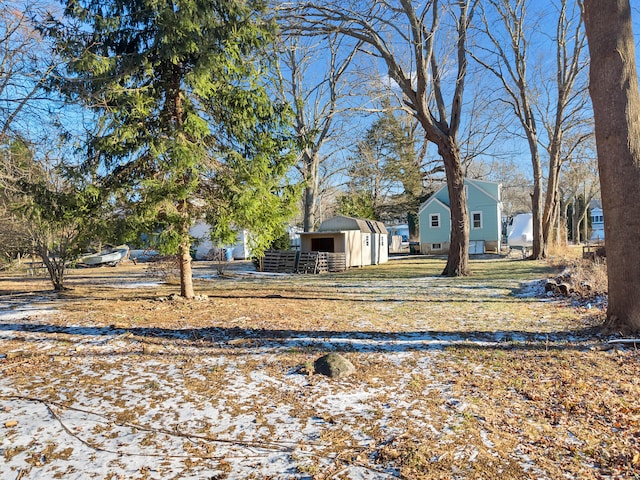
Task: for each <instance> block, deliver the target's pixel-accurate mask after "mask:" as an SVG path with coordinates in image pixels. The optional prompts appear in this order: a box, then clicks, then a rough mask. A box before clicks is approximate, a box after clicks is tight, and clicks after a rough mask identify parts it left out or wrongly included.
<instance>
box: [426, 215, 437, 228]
mask: <svg viewBox="0 0 640 480" xmlns="http://www.w3.org/2000/svg"><path fill="white" fill-rule="evenodd" d="M429 225H430V226H431V228H440V214H439V213H432V214H431V215H429Z"/></svg>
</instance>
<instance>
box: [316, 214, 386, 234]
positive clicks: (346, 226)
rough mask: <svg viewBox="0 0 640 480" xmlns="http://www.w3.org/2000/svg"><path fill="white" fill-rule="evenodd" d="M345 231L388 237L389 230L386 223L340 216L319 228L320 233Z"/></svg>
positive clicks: (327, 221) (325, 222) (323, 223)
mask: <svg viewBox="0 0 640 480" xmlns="http://www.w3.org/2000/svg"><path fill="white" fill-rule="evenodd" d="M344 230H360V231H361V232H364V233H380V234H382V235H387V234H388V232H387V228H386V227H385V226H384V223H382V222H379V221H377V220H368V219H366V218H354V217H346V216H344V215H338V216H336V217H333V218H329V219H327V220H325V221H324V222H322V223H321V224H320V226H319V227H318V232H336V231H344Z"/></svg>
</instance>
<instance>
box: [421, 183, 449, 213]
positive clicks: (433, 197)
mask: <svg viewBox="0 0 640 480" xmlns="http://www.w3.org/2000/svg"><path fill="white" fill-rule="evenodd" d="M443 188H445V187H440V189H439V190H438V191H437V192H436V193H434V194H433V195H431V196H430V197H429V198H428V199H427V200H426V201H425V202H424V203H423V204H422V205H420V208H419V209H418V215H420V214H421V213H422V212H423V211H424V210H426V208H427V207H428V206H429V205H431V204H432V203H437V204H439V205H441V206H442V207H444V208H445V209H446V210H449V211H450V210H451V209H450V208H449V205H447V204H446V203H444V202H443V201H441V200H440V199H439V198H438V197H437V196H436V194H437V193H438V192H439V191H440V190H442V189H443Z"/></svg>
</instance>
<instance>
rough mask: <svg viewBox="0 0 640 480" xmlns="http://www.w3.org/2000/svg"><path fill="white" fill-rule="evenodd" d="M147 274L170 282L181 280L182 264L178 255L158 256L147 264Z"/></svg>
mask: <svg viewBox="0 0 640 480" xmlns="http://www.w3.org/2000/svg"><path fill="white" fill-rule="evenodd" d="M147 273H148V274H149V275H150V276H151V277H154V278H159V279H161V280H163V281H165V282H170V281H173V280H176V279H177V278H179V275H180V263H179V262H178V256H177V255H156V256H154V257H152V258H151V259H150V260H149V263H148V264H147Z"/></svg>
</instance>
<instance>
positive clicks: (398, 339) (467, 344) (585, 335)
mask: <svg viewBox="0 0 640 480" xmlns="http://www.w3.org/2000/svg"><path fill="white" fill-rule="evenodd" d="M0 331H1V332H16V333H21V334H24V333H37V334H40V335H38V336H37V337H35V338H25V337H22V338H17V339H14V340H23V341H25V342H32V343H37V342H46V341H56V340H64V341H67V342H72V343H73V340H72V339H69V338H64V339H58V338H53V337H52V338H47V337H46V335H69V336H76V337H81V338H86V337H96V338H102V339H104V338H105V337H111V338H112V339H113V340H121V339H126V340H127V341H133V342H141V343H144V342H149V343H156V344H157V343H158V341H160V342H162V341H167V342H172V343H171V344H170V345H173V346H182V347H192V348H194V347H195V348H206V349H210V348H218V349H221V350H222V351H223V353H224V351H225V350H227V351H228V352H229V353H233V352H234V351H238V350H242V351H243V352H246V351H247V350H249V351H251V350H255V351H256V352H257V353H258V352H260V351H273V350H280V349H283V350H291V349H304V350H305V351H327V350H330V351H341V352H356V351H357V352H369V353H374V352H378V353H390V352H396V353H397V352H410V351H426V350H434V349H444V348H451V347H463V348H474V349H502V350H545V351H548V350H557V349H562V350H567V349H573V350H586V349H588V348H591V347H592V346H593V344H594V343H601V342H602V341H603V338H602V337H600V336H599V331H600V327H598V326H591V327H581V328H576V329H574V330H566V331H553V332H542V333H540V332H530V331H524V330H496V331H460V332H458V331H430V330H423V331H404V332H383V331H365V330H346V331H338V330H305V329H302V330H285V329H259V328H237V327H230V328H219V327H218V328H184V329H172V328H143V327H131V328H118V327H115V326H111V327H83V326H60V325H52V324H32V323H2V324H0ZM43 335H44V336H43ZM3 336H4V335H3ZM5 338H6V337H5ZM103 341H109V339H106V340H103Z"/></svg>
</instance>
